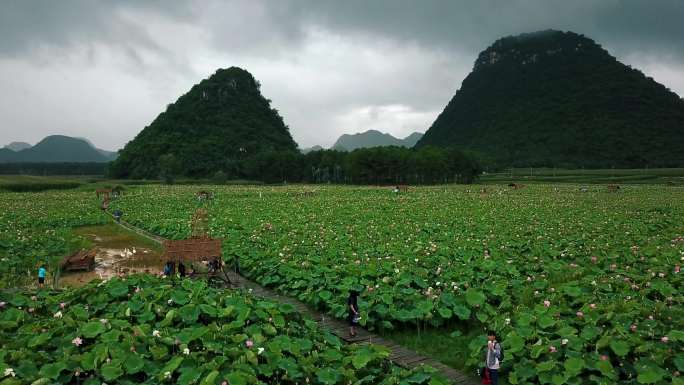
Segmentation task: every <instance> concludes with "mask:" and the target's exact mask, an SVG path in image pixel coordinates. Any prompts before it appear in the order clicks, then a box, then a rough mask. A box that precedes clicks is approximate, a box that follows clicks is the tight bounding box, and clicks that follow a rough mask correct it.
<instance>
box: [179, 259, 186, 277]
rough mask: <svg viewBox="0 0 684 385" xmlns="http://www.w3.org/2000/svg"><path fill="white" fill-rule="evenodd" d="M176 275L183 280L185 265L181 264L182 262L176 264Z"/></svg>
mask: <svg viewBox="0 0 684 385" xmlns="http://www.w3.org/2000/svg"><path fill="white" fill-rule="evenodd" d="M178 275H180V277H181V278H185V264H183V262H179V263H178Z"/></svg>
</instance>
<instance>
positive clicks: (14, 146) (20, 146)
mask: <svg viewBox="0 0 684 385" xmlns="http://www.w3.org/2000/svg"><path fill="white" fill-rule="evenodd" d="M3 148H6V149H8V150H12V151H14V152H17V151H21V150H25V149H27V148H31V144H30V143H26V142H12V143H10V144H8V145H6V146H5V147H3Z"/></svg>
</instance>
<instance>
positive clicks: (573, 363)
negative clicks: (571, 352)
mask: <svg viewBox="0 0 684 385" xmlns="http://www.w3.org/2000/svg"><path fill="white" fill-rule="evenodd" d="M563 366H564V367H565V370H566V371H567V372H568V373H569V374H571V375H576V374H578V373H579V372H581V371H582V369H584V360H583V359H581V358H577V357H571V358H568V359H567V360H565V363H564V364H563Z"/></svg>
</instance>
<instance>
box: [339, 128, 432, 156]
mask: <svg viewBox="0 0 684 385" xmlns="http://www.w3.org/2000/svg"><path fill="white" fill-rule="evenodd" d="M422 137H423V134H421V133H420V132H414V133H412V134H411V135H409V136H407V137H406V138H404V139H399V138H396V137H394V136H392V135H391V134H386V133H383V132H380V131H377V130H368V131H365V132H360V133H357V134H344V135H342V136H340V137H339V138H338V139H337V141H335V144H333V146H332V147H331V148H330V149H332V150H341V151H354V150H356V149H357V148H369V147H380V146H399V147H413V146H415V144H416V143H417V142H418V140H420V138H422Z"/></svg>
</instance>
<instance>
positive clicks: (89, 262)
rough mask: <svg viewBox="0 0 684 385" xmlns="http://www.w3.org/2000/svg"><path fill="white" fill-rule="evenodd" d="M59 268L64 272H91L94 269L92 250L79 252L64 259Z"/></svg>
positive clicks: (93, 253)
mask: <svg viewBox="0 0 684 385" xmlns="http://www.w3.org/2000/svg"><path fill="white" fill-rule="evenodd" d="M60 266H61V268H62V270H64V271H75V270H85V271H91V270H93V268H94V267H95V252H94V251H93V250H81V251H79V252H77V253H75V254H73V255H69V256H66V257H64V259H62V262H61V263H60Z"/></svg>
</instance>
